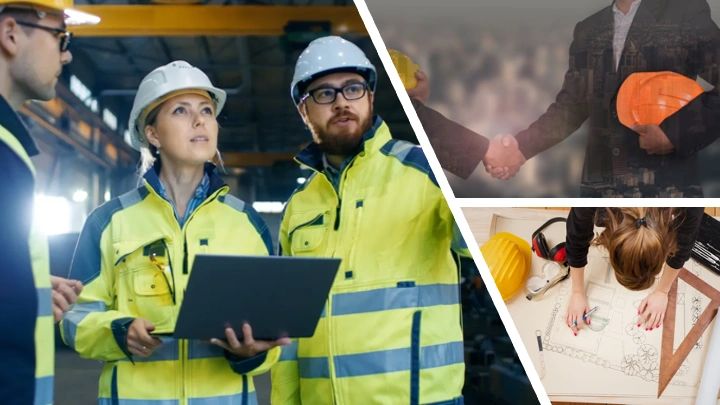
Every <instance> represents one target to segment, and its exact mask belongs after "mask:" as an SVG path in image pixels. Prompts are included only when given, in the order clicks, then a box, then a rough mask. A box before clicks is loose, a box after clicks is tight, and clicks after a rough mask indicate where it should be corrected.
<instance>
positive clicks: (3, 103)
mask: <svg viewBox="0 0 720 405" xmlns="http://www.w3.org/2000/svg"><path fill="white" fill-rule="evenodd" d="M0 126H2V127H3V128H5V129H6V130H8V131H9V132H10V133H11V134H12V135H13V136H14V137H15V138H17V140H18V141H19V142H20V144H21V145H22V147H23V148H24V149H25V152H26V153H27V154H28V156H35V155H37V154H38V153H39V152H38V148H37V146H36V145H35V141H33V139H32V138H31V137H30V131H28V128H27V127H26V126H25V124H24V123H23V122H22V120H20V117H19V116H18V114H17V112H15V110H13V109H12V107H10V104H8V102H7V100H5V98H4V97H3V96H2V95H0Z"/></svg>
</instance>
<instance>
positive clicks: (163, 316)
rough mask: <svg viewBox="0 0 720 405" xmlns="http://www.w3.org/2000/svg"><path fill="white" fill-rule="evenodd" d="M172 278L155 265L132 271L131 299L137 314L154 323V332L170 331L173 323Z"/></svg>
mask: <svg viewBox="0 0 720 405" xmlns="http://www.w3.org/2000/svg"><path fill="white" fill-rule="evenodd" d="M170 283H172V280H171V279H170V278H169V277H168V275H167V274H163V272H162V271H161V270H159V269H158V268H156V267H145V268H140V269H136V270H135V271H133V272H132V284H133V290H132V291H133V298H132V299H133V301H134V302H135V308H136V312H137V315H138V316H139V317H140V318H144V319H147V320H148V321H150V322H152V323H153V325H155V332H157V333H165V332H170V331H172V330H173V328H174V324H175V306H174V303H173V290H172V286H171V285H170Z"/></svg>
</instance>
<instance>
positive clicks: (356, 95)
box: [300, 83, 368, 104]
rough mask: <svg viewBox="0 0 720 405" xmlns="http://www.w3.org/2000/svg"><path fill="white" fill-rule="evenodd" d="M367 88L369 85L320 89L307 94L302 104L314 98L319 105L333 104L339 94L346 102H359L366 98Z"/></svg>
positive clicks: (361, 84) (357, 84)
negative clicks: (309, 98) (358, 100)
mask: <svg viewBox="0 0 720 405" xmlns="http://www.w3.org/2000/svg"><path fill="white" fill-rule="evenodd" d="M367 88H368V85H367V83H350V84H346V85H345V86H343V87H330V86H327V87H319V88H317V89H313V90H310V91H308V92H307V93H305V95H304V96H303V97H302V98H301V99H300V102H301V103H302V102H303V101H305V100H306V99H307V98H308V97H312V99H313V100H315V102H316V103H318V104H331V103H334V102H335V98H336V97H337V94H338V93H342V95H343V97H345V100H348V101H350V100H357V99H361V98H363V96H365V93H366V92H367Z"/></svg>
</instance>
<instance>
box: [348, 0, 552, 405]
mask: <svg viewBox="0 0 720 405" xmlns="http://www.w3.org/2000/svg"><path fill="white" fill-rule="evenodd" d="M354 2H355V6H356V7H357V10H358V12H359V13H360V17H361V18H362V20H363V23H364V24H365V27H366V29H367V31H368V34H369V35H370V39H371V40H372V42H373V45H374V46H375V49H376V51H377V53H378V56H379V57H380V61H381V62H382V64H383V66H384V67H385V71H386V72H387V74H388V77H389V78H390V82H391V83H392V85H393V88H394V89H395V93H396V94H397V96H398V99H399V100H400V103H401V104H402V106H403V110H405V114H406V115H407V117H408V120H409V121H410V125H411V126H412V129H413V131H414V132H415V136H416V137H417V139H418V141H419V142H420V145H421V146H422V148H423V152H424V153H425V156H426V157H427V159H428V162H429V164H430V167H431V169H432V171H433V173H434V174H435V178H436V179H437V182H438V185H439V186H440V189H441V190H442V193H443V195H444V196H445V200H446V201H447V203H448V206H449V207H450V210H451V212H452V214H453V217H454V218H455V223H456V224H457V226H458V228H459V230H460V233H461V234H462V236H463V238H464V239H465V242H466V243H467V245H468V249H469V250H470V253H471V254H472V257H473V260H475V264H476V265H477V268H478V270H479V272H480V277H481V278H482V280H483V282H484V283H485V285H486V286H487V290H488V293H489V294H490V298H491V299H492V302H493V305H494V306H495V310H496V311H497V312H498V315H499V316H500V319H501V321H502V323H503V326H504V327H505V330H506V332H507V334H508V336H509V337H510V340H511V341H512V344H513V347H514V348H515V351H516V353H517V355H518V358H519V359H520V362H521V364H522V366H523V368H524V369H525V373H526V375H527V376H528V379H529V380H530V384H531V385H532V387H533V389H534V390H535V395H536V396H537V399H538V401H539V402H540V403H541V404H543V405H551V402H550V399H549V398H548V395H547V393H546V392H545V387H544V386H543V385H542V381H541V380H540V377H539V375H538V373H537V372H536V371H535V367H534V366H533V363H532V361H531V359H530V355H529V354H528V351H527V348H526V347H525V345H524V344H523V342H522V339H521V338H520V334H519V332H518V330H517V328H516V327H515V323H514V322H513V320H512V317H511V316H510V312H509V311H508V309H507V307H506V306H505V302H504V301H503V299H502V296H501V295H500V291H499V290H498V288H497V286H496V285H495V282H494V281H493V278H492V276H491V274H490V270H489V269H488V267H487V264H485V260H483V257H482V254H481V253H480V249H479V247H478V244H477V241H476V240H475V237H474V235H473V233H472V232H471V230H470V226H469V225H468V223H467V221H466V220H465V215H464V214H463V212H462V209H461V207H460V206H459V205H458V204H457V201H456V199H455V195H454V194H453V191H452V189H451V188H450V183H449V182H448V180H447V177H446V176H445V173H444V172H443V170H442V167H441V166H440V162H439V161H438V159H437V156H435V151H434V150H433V149H432V146H431V145H430V141H429V139H428V137H427V134H426V133H425V131H424V129H423V127H422V124H421V123H420V119H419V118H418V116H417V114H416V113H415V108H414V107H413V106H412V103H411V101H410V97H409V96H408V94H407V92H406V91H405V88H404V86H403V84H402V81H401V80H400V76H399V75H398V73H397V71H396V70H395V67H394V65H393V63H392V59H391V58H390V54H389V53H388V51H387V48H386V47H385V43H384V42H383V39H382V37H381V36H380V32H379V31H378V29H377V26H376V25H375V21H374V20H373V18H372V15H371V14H370V11H369V10H368V8H367V5H366V4H365V1H364V0H354Z"/></svg>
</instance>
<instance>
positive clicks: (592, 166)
mask: <svg viewBox="0 0 720 405" xmlns="http://www.w3.org/2000/svg"><path fill="white" fill-rule="evenodd" d="M569 53H570V64H569V68H568V70H567V73H566V74H565V81H564V83H563V86H562V89H561V90H560V92H559V93H558V95H557V97H556V99H555V102H554V103H553V104H551V105H550V107H549V108H548V109H547V111H546V112H545V114H543V115H542V116H540V117H539V118H538V119H537V120H536V121H535V122H534V123H532V124H531V125H530V126H529V127H528V128H527V129H526V130H524V131H521V132H520V133H518V134H516V135H515V136H514V137H510V136H507V137H496V138H494V141H496V142H503V145H504V146H505V148H499V147H496V148H495V150H494V151H493V152H496V153H490V152H491V151H490V149H489V148H488V143H487V142H481V140H480V139H476V138H478V137H470V139H471V140H472V141H474V143H470V141H462V138H457V137H455V136H454V134H453V133H452V132H451V131H452V129H453V127H452V123H451V122H449V120H447V119H444V117H442V116H440V115H439V114H437V113H435V112H433V111H432V110H430V109H428V108H427V107H425V106H424V105H423V104H422V99H423V94H422V92H420V91H418V92H417V93H418V94H416V95H414V96H415V98H416V99H417V100H419V101H416V102H415V104H416V110H417V111H418V115H419V117H420V120H421V121H422V122H423V126H425V127H426V130H427V128H428V127H430V128H431V130H427V131H426V132H428V136H429V137H430V141H431V143H433V145H434V146H435V145H440V146H441V148H442V149H443V150H444V152H440V151H438V155H439V157H442V156H448V157H449V156H459V157H460V158H462V159H464V161H463V164H462V166H463V167H470V171H472V169H474V168H475V167H476V166H477V165H478V164H479V162H480V160H483V163H484V164H485V167H486V169H487V170H488V171H489V172H490V173H491V174H492V175H493V176H494V177H497V178H501V179H507V178H510V177H512V176H513V175H514V174H515V173H516V172H517V171H518V170H519V168H520V166H522V164H523V163H524V162H525V160H526V159H530V158H532V157H533V156H535V155H537V154H538V153H541V152H542V151H544V150H546V149H548V148H550V147H552V146H553V145H555V144H557V143H559V142H561V141H562V140H564V139H565V138H567V137H568V136H570V135H571V134H573V133H574V132H575V131H576V130H577V129H578V128H580V126H581V125H582V124H583V123H584V122H585V121H589V126H588V132H589V134H588V140H587V147H586V153H585V163H584V167H583V173H582V179H581V187H580V195H581V196H584V197H622V196H628V197H701V196H702V195H703V193H702V188H701V186H700V181H699V168H698V167H697V153H698V151H699V150H701V149H703V148H704V147H706V146H707V145H709V144H710V143H712V142H713V141H714V140H715V139H717V137H718V135H720V90H719V89H720V70H719V66H720V29H718V26H717V25H716V24H715V22H713V20H712V18H711V14H710V7H709V5H708V2H707V1H706V0H616V1H614V2H613V3H612V4H610V5H608V6H606V7H604V8H603V9H602V10H600V11H599V12H597V13H595V14H593V15H592V16H590V17H588V18H586V19H585V20H583V21H581V22H580V23H578V24H577V25H576V27H575V31H574V38H573V42H572V44H571V45H570V52H569ZM658 71H671V72H675V73H679V74H682V75H683V76H686V77H688V78H690V79H693V80H694V79H695V78H696V77H697V76H700V77H702V78H703V79H705V80H706V81H707V82H709V83H710V84H711V85H713V86H714V88H713V89H712V90H709V91H706V92H705V93H703V94H702V95H701V96H699V97H697V98H696V99H694V100H693V101H692V102H690V103H689V104H687V105H686V106H685V107H683V108H682V109H681V110H680V111H678V112H677V113H676V114H674V115H672V116H670V117H669V118H667V119H666V120H665V121H664V122H663V123H662V124H661V125H653V124H651V125H637V126H634V127H633V128H627V127H625V126H623V125H622V124H621V123H620V121H619V120H618V113H617V108H616V99H617V93H618V89H619V88H620V85H621V84H622V83H623V82H624V81H625V80H626V79H627V78H628V76H630V75H631V74H633V73H635V72H658ZM411 96H413V94H411ZM426 123H427V124H426ZM441 137H450V138H454V139H455V142H451V141H438V140H437V139H438V138H441ZM475 143H476V144H477V146H476V145H475ZM492 145H493V144H492V142H491V143H490V146H492ZM495 146H498V145H495ZM483 148H484V149H483ZM436 149H437V147H436ZM468 149H472V151H474V153H473V152H472V151H469V150H468ZM441 164H443V162H442V160H441ZM454 164H455V165H457V164H458V163H454ZM470 171H465V173H467V175H469V173H470ZM539 185H541V184H539Z"/></svg>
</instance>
